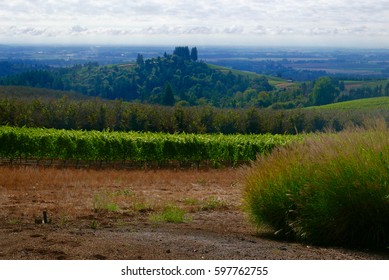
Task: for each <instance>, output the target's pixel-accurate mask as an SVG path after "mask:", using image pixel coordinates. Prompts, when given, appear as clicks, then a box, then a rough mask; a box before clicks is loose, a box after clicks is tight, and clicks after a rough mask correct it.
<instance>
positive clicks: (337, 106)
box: [306, 96, 389, 110]
mask: <svg viewBox="0 0 389 280" xmlns="http://www.w3.org/2000/svg"><path fill="white" fill-rule="evenodd" d="M306 109H307V110H309V109H331V110H354V109H358V110H360V109H366V110H370V109H388V110H389V97H388V96H383V97H373V98H364V99H358V100H352V101H345V102H339V103H333V104H328V105H323V106H312V107H307V108H306Z"/></svg>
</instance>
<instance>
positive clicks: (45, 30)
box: [0, 0, 389, 48]
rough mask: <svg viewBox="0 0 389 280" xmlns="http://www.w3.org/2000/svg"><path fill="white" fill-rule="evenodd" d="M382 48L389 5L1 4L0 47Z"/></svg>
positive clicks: (276, 1) (325, 1)
mask: <svg viewBox="0 0 389 280" xmlns="http://www.w3.org/2000/svg"><path fill="white" fill-rule="evenodd" d="M10 43H27V44H40V43H41V44H47V43H55V44H58V43H60V44H85V43H87V44H121V45H131V44H142V45H151V44H169V45H173V44H195V45H257V46H296V45H301V46H345V47H375V48H389V0H365V1H361V0H294V1H293V0H190V1H182V0H151V1H140V0H131V1H123V0H109V1H107V0H104V1H101V0H66V1H62V0H59V1H54V0H12V1H11V0H0V44H10Z"/></svg>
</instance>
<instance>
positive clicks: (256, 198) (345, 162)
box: [244, 124, 389, 248]
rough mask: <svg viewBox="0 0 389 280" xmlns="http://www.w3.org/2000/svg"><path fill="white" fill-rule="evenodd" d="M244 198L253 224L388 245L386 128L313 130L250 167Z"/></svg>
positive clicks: (314, 239) (307, 237) (308, 237)
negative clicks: (315, 134) (303, 139)
mask: <svg viewBox="0 0 389 280" xmlns="http://www.w3.org/2000/svg"><path fill="white" fill-rule="evenodd" d="M244 199H245V205H246V209H247V211H248V213H249V214H250V216H251V218H252V220H253V222H254V224H255V225H256V226H257V227H258V228H266V229H269V228H270V229H271V230H272V231H273V232H274V233H276V234H278V235H280V236H283V237H285V238H292V239H296V240H299V241H305V242H311V243H314V244H323V245H341V246H357V247H380V248H387V247H388V246H389V219H388V217H389V129H388V128H387V127H386V126H385V125H384V124H381V125H377V126H376V127H375V128H372V129H368V130H361V129H355V130H348V131H345V132H341V133H339V134H320V135H317V136H311V137H309V138H308V139H306V140H305V141H304V142H303V143H301V144H297V143H296V144H293V145H291V146H290V147H288V148H280V149H278V150H275V151H273V153H272V154H271V155H269V156H267V157H262V158H260V159H258V161H257V162H256V164H255V165H254V166H253V167H252V169H251V170H250V171H249V172H248V174H247V177H246V188H245V194H244Z"/></svg>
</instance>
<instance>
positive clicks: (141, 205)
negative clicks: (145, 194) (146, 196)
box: [132, 201, 154, 213]
mask: <svg viewBox="0 0 389 280" xmlns="http://www.w3.org/2000/svg"><path fill="white" fill-rule="evenodd" d="M132 207H133V209H134V211H135V212H141V213H145V212H151V211H153V210H154V208H153V206H151V205H150V204H148V203H146V202H141V201H134V203H133V204H132Z"/></svg>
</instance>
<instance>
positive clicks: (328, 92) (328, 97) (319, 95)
mask: <svg viewBox="0 0 389 280" xmlns="http://www.w3.org/2000/svg"><path fill="white" fill-rule="evenodd" d="M338 95H339V89H338V88H337V87H335V85H334V84H333V83H332V80H331V78H329V77H322V78H319V79H318V80H317V81H316V82H315V86H314V87H313V92H312V97H313V103H314V104H315V105H325V104H330V103H333V102H334V100H335V98H336V97H337V96H338Z"/></svg>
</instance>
